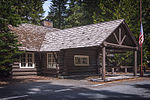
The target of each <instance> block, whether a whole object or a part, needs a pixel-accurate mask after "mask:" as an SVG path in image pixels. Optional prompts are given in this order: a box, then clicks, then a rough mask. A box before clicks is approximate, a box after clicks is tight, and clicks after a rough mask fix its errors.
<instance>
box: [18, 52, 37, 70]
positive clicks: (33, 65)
mask: <svg viewBox="0 0 150 100" xmlns="http://www.w3.org/2000/svg"><path fill="white" fill-rule="evenodd" d="M27 54H32V56H33V57H32V61H33V64H32V67H29V66H28V63H27ZM25 59H26V66H25V67H22V66H21V56H20V61H19V67H20V68H34V67H35V63H34V53H31V52H28V53H25Z"/></svg>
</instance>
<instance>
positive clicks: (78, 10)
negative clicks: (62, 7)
mask: <svg viewBox="0 0 150 100" xmlns="http://www.w3.org/2000/svg"><path fill="white" fill-rule="evenodd" d="M98 4H99V0H70V1H69V7H68V9H67V11H68V13H67V18H66V19H65V22H66V25H65V27H66V28H68V27H74V26H81V25H87V24H92V23H93V18H92V16H93V12H94V11H96V10H97V8H98Z"/></svg>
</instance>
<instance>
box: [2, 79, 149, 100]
mask: <svg viewBox="0 0 150 100" xmlns="http://www.w3.org/2000/svg"><path fill="white" fill-rule="evenodd" d="M0 100H150V78H145V79H138V80H130V81H117V82H111V83H110V82H109V83H91V82H88V81H87V80H73V79H58V80H38V81H36V82H28V83H18V84H10V85H7V86H0Z"/></svg>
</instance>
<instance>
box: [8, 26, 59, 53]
mask: <svg viewBox="0 0 150 100" xmlns="http://www.w3.org/2000/svg"><path fill="white" fill-rule="evenodd" d="M9 28H10V30H11V31H12V32H14V33H16V35H17V36H18V41H19V43H20V44H22V46H21V47H20V50H27V51H39V50H40V48H41V45H42V42H43V40H44V38H45V35H46V33H47V32H53V31H58V30H59V29H56V28H48V27H44V26H38V25H33V24H21V25H19V27H12V26H9ZM48 34H49V33H47V35H48Z"/></svg>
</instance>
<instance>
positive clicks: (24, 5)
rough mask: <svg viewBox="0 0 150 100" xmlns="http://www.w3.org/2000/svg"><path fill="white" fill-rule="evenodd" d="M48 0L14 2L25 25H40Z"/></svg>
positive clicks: (20, 0)
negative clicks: (44, 6) (44, 5)
mask: <svg viewBox="0 0 150 100" xmlns="http://www.w3.org/2000/svg"><path fill="white" fill-rule="evenodd" d="M44 1H46V0H14V2H15V5H17V6H16V12H17V14H18V15H20V17H21V21H22V22H23V23H31V24H37V25H38V24H40V21H41V19H42V18H43V13H44V10H43V7H42V6H43V4H44Z"/></svg>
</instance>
